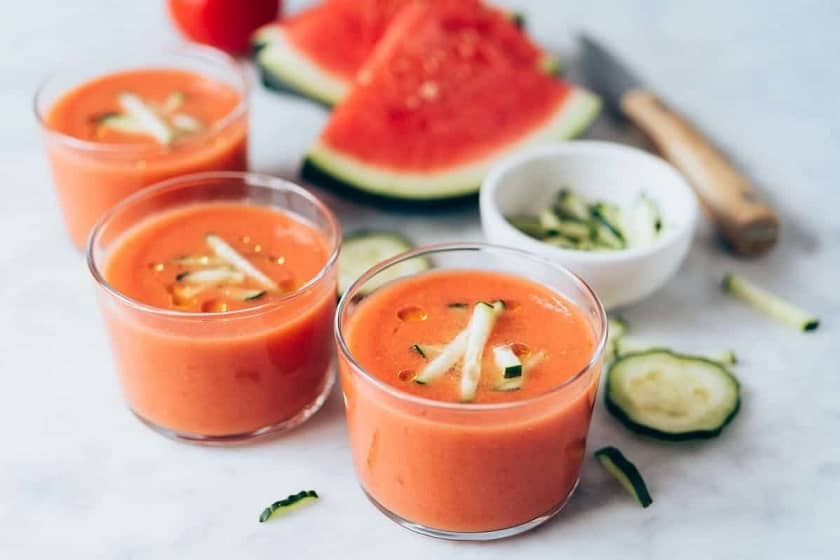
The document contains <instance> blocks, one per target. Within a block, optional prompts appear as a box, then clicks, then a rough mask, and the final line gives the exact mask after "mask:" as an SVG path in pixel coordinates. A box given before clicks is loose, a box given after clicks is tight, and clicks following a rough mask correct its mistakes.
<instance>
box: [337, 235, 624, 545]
mask: <svg viewBox="0 0 840 560" xmlns="http://www.w3.org/2000/svg"><path fill="white" fill-rule="evenodd" d="M417 260H422V261H424V262H425V263H429V264H430V265H431V267H432V270H435V271H440V270H448V269H450V270H486V271H494V272H499V273H505V274H510V275H514V276H523V277H527V278H528V279H530V280H533V281H535V282H539V283H541V284H544V285H545V286H546V287H548V288H550V289H551V290H553V291H555V292H556V293H558V294H560V295H562V296H563V297H565V298H566V299H567V300H568V301H569V302H570V303H571V304H573V305H575V306H576V307H577V308H578V309H579V310H580V311H581V312H582V315H583V317H584V318H585V320H586V324H587V326H588V327H589V328H590V329H591V330H592V335H593V338H594V340H595V341H597V342H596V344H595V345H594V351H593V353H592V357H591V359H590V360H589V362H588V365H587V366H586V367H584V368H583V369H582V370H581V371H579V372H578V373H577V374H575V375H574V376H573V377H571V378H570V379H568V380H566V381H564V382H562V383H560V384H558V385H557V386H556V387H553V388H552V389H550V390H548V391H546V392H544V393H541V394H538V395H535V396H531V397H528V398H524V399H522V400H514V401H509V402H502V403H492V404H462V403H452V402H441V401H435V400H430V399H426V398H423V397H418V396H415V395H411V394H408V393H406V392H403V391H400V390H399V389H398V388H395V387H393V386H391V385H389V384H387V383H385V382H383V381H381V380H379V379H378V378H377V377H375V376H374V375H373V374H371V373H369V372H367V371H365V369H364V368H363V367H362V366H361V365H359V363H358V361H357V360H356V359H355V358H354V356H353V353H352V352H351V350H350V349H349V348H348V345H347V339H346V329H347V327H348V324H349V319H350V318H351V317H352V316H353V313H354V310H356V309H357V308H358V306H359V304H360V302H362V301H363V300H364V298H365V297H367V296H368V295H370V294H372V293H375V292H376V291H377V290H379V289H383V288H381V287H380V286H383V283H384V282H385V281H386V279H387V281H388V282H390V281H392V279H393V278H394V277H397V278H398V279H399V278H400V277H406V276H408V275H411V274H412V273H411V272H409V271H416V270H418V267H417V266H410V265H407V264H405V263H411V262H412V261H417ZM420 269H421V270H422V266H421V267H420ZM384 287H385V288H387V284H384ZM546 327H547V328H549V327H550V325H546ZM335 331H336V338H337V343H338V348H339V372H340V377H341V386H342V389H343V391H344V399H345V403H346V414H347V424H348V430H349V434H350V447H351V450H352V455H353V462H354V465H355V468H356V473H357V475H358V477H359V480H360V482H361V485H362V488H363V490H364V491H365V493H366V494H367V496H368V498H369V499H370V500H371V502H373V504H374V505H375V506H376V507H378V508H379V509H380V510H381V511H382V512H384V513H385V514H386V515H387V516H388V517H390V518H391V519H392V520H394V521H396V522H397V523H398V524H400V525H402V526H403V527H406V528H408V529H411V530H413V531H416V532H418V533H422V534H425V535H430V536H434V537H442V538H448V539H455V540H491V539H497V538H503V537H508V536H511V535H514V534H517V533H520V532H523V531H526V530H528V529H531V528H533V527H536V526H537V525H540V524H542V523H544V522H545V521H547V520H548V519H550V518H551V517H552V516H554V515H555V514H557V512H559V511H560V510H561V509H562V508H563V506H564V505H565V503H566V501H567V500H568V499H569V497H570V496H571V494H572V492H573V491H574V489H575V487H576V486H577V483H578V480H579V476H580V470H581V467H582V464H583V459H584V455H585V448H586V437H587V433H588V431H589V424H590V420H591V417H592V408H593V406H594V403H595V396H596V391H597V388H598V379H599V376H600V372H601V365H602V362H603V353H604V346H605V341H606V332H607V326H606V315H605V313H604V308H603V306H602V305H601V303H600V301H599V300H598V298H597V297H596V295H595V294H594V292H592V290H591V289H590V288H589V287H588V286H587V285H586V284H585V283H584V282H583V280H581V279H580V278H579V277H578V276H576V275H575V274H574V273H572V272H570V271H569V270H567V269H565V268H563V267H561V266H559V265H557V264H554V263H552V262H550V261H548V260H545V259H542V258H540V257H537V256H534V255H531V254H529V253H525V252H522V251H518V250H515V249H509V248H505V247H499V246H494V245H485V244H453V245H437V246H431V247H427V248H421V249H416V250H413V251H410V252H408V253H404V254H402V255H400V256H397V257H395V258H393V259H390V260H388V261H385V262H383V263H380V264H378V265H377V266H375V267H374V268H372V269H371V270H369V271H368V272H367V273H366V274H365V275H363V276H362V277H361V278H360V279H359V280H358V281H357V282H356V283H354V284H353V285H352V286H351V287H350V288H349V289H348V290H347V292H346V293H345V295H344V296H343V297H342V298H341V301H340V302H339V306H338V311H337V315H336V322H335ZM477 474H480V476H476V475H477ZM488 481H492V483H488Z"/></svg>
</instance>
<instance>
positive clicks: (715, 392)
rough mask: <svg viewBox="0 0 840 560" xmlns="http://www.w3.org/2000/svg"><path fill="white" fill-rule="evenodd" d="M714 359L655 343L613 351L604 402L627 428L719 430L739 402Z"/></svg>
mask: <svg viewBox="0 0 840 560" xmlns="http://www.w3.org/2000/svg"><path fill="white" fill-rule="evenodd" d="M740 394H741V388H740V384H739V383H738V380H737V379H736V378H735V376H734V375H732V373H731V372H730V371H729V370H728V369H727V368H726V367H725V366H724V365H723V364H721V363H720V362H716V361H713V360H710V359H708V358H703V357H700V356H688V355H685V354H678V353H676V352H672V351H670V350H664V349H655V350H649V351H646V352H637V353H632V354H627V355H624V356H619V357H618V359H617V360H616V361H615V362H613V364H612V365H611V366H610V368H609V371H608V373H607V387H606V396H605V400H606V405H607V410H609V411H610V412H611V413H612V414H613V415H614V416H615V417H616V418H618V419H619V420H621V421H622V422H623V423H624V424H625V425H626V426H627V427H628V428H630V429H631V430H634V431H636V432H639V433H643V434H647V435H649V436H652V437H656V438H660V439H669V440H684V439H694V438H708V437H714V436H717V435H718V434H720V432H721V431H722V430H723V428H724V427H725V426H726V425H727V424H728V423H729V422H730V421H731V420H732V419H733V418H734V417H735V415H736V414H737V412H738V409H739V407H740V404H741V396H740Z"/></svg>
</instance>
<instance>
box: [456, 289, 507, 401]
mask: <svg viewBox="0 0 840 560" xmlns="http://www.w3.org/2000/svg"><path fill="white" fill-rule="evenodd" d="M503 309H504V304H503V303H502V302H500V301H498V302H495V303H494V304H492V305H491V304H489V303H486V302H483V301H480V302H478V303H476V304H475V307H473V314H472V317H471V318H470V322H469V324H468V325H467V328H466V330H465V331H464V332H466V333H467V338H466V345H465V348H464V364H463V366H462V367H461V402H470V401H471V400H473V399H474V398H475V392H476V389H478V382H479V380H480V379H481V357H482V355H484V347H485V346H486V345H487V339H488V338H490V333H491V332H493V326H494V325H495V324H496V316H497V314H498V313H500V312H501V311H502V310H503Z"/></svg>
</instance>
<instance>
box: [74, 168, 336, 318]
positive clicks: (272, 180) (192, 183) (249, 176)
mask: <svg viewBox="0 0 840 560" xmlns="http://www.w3.org/2000/svg"><path fill="white" fill-rule="evenodd" d="M217 180H237V181H241V182H242V183H243V184H245V185H247V186H249V187H259V188H264V189H269V190H276V191H279V190H283V189H285V190H288V191H291V192H293V193H295V194H298V195H300V196H302V197H303V198H304V199H305V200H306V201H307V202H309V203H310V204H312V205H313V206H314V207H315V208H316V209H317V211H318V212H320V213H321V214H322V215H323V216H325V217H326V219H327V222H328V223H329V226H330V228H331V229H332V231H333V233H334V235H335V239H334V241H333V243H332V246H331V247H330V249H329V256H328V257H327V261H326V262H325V263H324V265H323V266H322V267H321V269H320V270H319V271H318V273H317V274H315V275H314V276H313V277H312V278H310V279H309V280H307V281H306V282H305V283H303V284H302V285H301V286H299V287H298V288H296V289H294V290H293V291H291V292H288V293H285V294H283V295H281V296H279V297H277V298H275V299H273V300H271V301H267V302H265V303H261V304H259V305H254V306H251V307H245V308H242V309H234V310H232V311H222V312H218V313H202V312H200V311H179V310H176V309H166V308H163V307H157V306H155V305H150V304H148V303H143V302H142V301H140V300H138V299H135V298H133V297H131V296H129V295H127V294H125V293H123V292H122V291H120V290H118V289H116V288H115V287H114V286H112V285H111V284H110V283H109V282H108V281H107V280H105V277H104V275H103V274H102V271H101V270H100V266H99V265H100V263H98V262H97V258H96V256H95V255H94V251H95V245H96V242H97V240H98V239H99V236H100V235H101V233H102V231H103V229H104V228H105V227H106V226H107V225H108V224H109V223H110V221H111V220H112V219H113V218H114V217H115V216H116V215H117V214H119V213H120V212H122V211H125V210H127V209H129V208H130V207H132V206H133V205H135V204H138V203H140V202H143V201H145V200H148V199H151V198H154V197H155V196H157V195H160V194H163V193H167V192H171V191H176V190H178V189H185V190H186V189H202V188H203V187H206V186H207V185H206V184H205V183H206V182H208V181H217ZM252 182H253V183H252ZM136 223H139V222H135V224H132V226H133V225H136ZM341 237H342V236H341V225H340V224H339V222H338V218H336V216H335V214H333V212H332V210H330V209H329V208H328V207H327V205H326V204H324V203H323V202H321V200H319V199H318V198H317V197H316V196H315V195H313V194H311V193H310V192H309V191H307V190H306V189H304V188H303V187H301V186H300V185H298V184H296V183H293V182H292V181H289V180H287V179H281V178H280V177H274V176H272V175H266V174H262V173H251V172H244V171H207V172H202V173H191V174H189V175H179V176H178V177H174V178H171V179H166V180H164V181H160V182H158V183H154V184H152V185H151V186H148V187H144V188H143V189H140V190H139V191H138V192H136V193H134V194H132V195H130V196H128V197H126V198H124V199H123V200H121V201H120V202H119V203H117V204H116V205H114V206H113V207H112V208H110V209H109V210H108V211H107V212H106V213H105V214H103V215H102V217H101V218H100V219H99V221H97V222H96V225H95V226H93V229H91V231H90V235H88V241H87V247H86V249H85V255H86V261H87V266H88V270H89V271H90V273H91V275H92V276H93V279H94V280H95V281H96V283H97V284H98V285H99V286H100V287H101V288H103V289H104V290H105V291H106V292H107V293H108V294H109V295H111V296H112V297H114V298H116V299H117V300H119V301H120V302H121V303H123V304H125V305H127V306H129V307H131V308H133V309H136V310H139V311H143V312H144V313H150V314H153V315H157V316H162V317H169V318H173V319H183V320H201V321H225V320H228V319H235V318H241V317H244V316H250V315H259V314H262V313H265V312H267V311H270V310H273V309H274V308H277V307H280V306H281V305H282V304H284V303H286V302H288V301H291V300H294V299H296V298H297V297H298V296H300V295H301V294H303V293H304V292H307V291H308V290H310V289H311V288H313V287H314V286H316V285H318V284H319V283H320V282H321V281H322V280H323V279H324V278H325V277H326V275H327V273H328V272H329V271H330V270H332V269H333V268H334V267H335V264H336V262H337V260H338V254H339V251H340V250H341Z"/></svg>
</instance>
